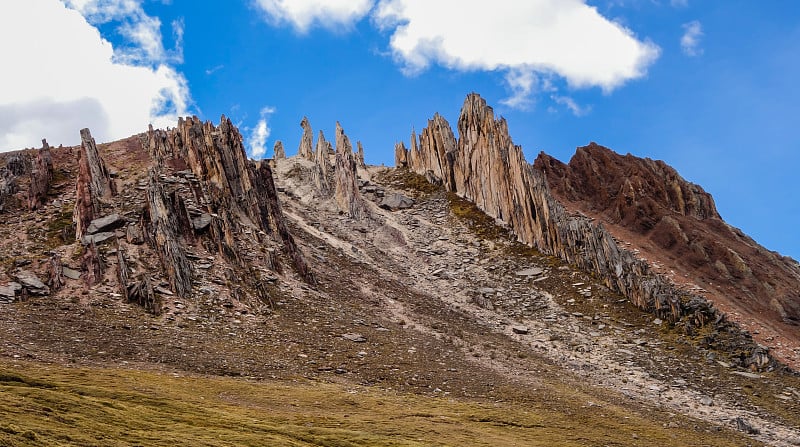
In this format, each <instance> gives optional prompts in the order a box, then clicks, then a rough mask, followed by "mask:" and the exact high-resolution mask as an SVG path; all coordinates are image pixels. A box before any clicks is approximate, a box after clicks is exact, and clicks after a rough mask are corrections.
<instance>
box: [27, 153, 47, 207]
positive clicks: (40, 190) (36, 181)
mask: <svg viewBox="0 0 800 447" xmlns="http://www.w3.org/2000/svg"><path fill="white" fill-rule="evenodd" d="M52 180H53V156H52V155H51V154H50V145H49V144H47V140H44V139H43V140H42V148H41V149H39V150H38V151H37V152H36V158H35V159H34V161H33V167H32V169H31V184H30V188H29V189H28V209H30V210H35V209H37V208H39V207H41V206H42V205H44V204H45V202H46V201H47V191H48V190H49V189H50V182H51V181H52Z"/></svg>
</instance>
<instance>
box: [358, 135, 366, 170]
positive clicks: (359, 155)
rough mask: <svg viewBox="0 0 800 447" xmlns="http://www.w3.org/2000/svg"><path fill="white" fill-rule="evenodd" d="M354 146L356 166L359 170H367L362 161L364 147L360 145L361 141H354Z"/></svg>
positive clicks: (364, 162)
mask: <svg viewBox="0 0 800 447" xmlns="http://www.w3.org/2000/svg"><path fill="white" fill-rule="evenodd" d="M356 146H357V147H358V153H357V154H356V166H358V167H359V168H360V169H367V162H366V161H365V160H364V146H363V145H362V144H361V141H356Z"/></svg>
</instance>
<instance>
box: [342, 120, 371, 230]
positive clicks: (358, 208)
mask: <svg viewBox="0 0 800 447" xmlns="http://www.w3.org/2000/svg"><path fill="white" fill-rule="evenodd" d="M334 183H335V192H334V198H335V200H336V204H337V206H338V207H339V210H340V211H342V212H344V213H346V214H347V215H348V216H350V217H351V218H353V219H361V218H363V217H366V216H367V214H368V208H367V204H366V202H365V201H364V199H363V198H362V197H361V193H360V192H359V190H358V166H357V164H356V156H355V154H354V153H353V146H352V145H351V144H350V139H349V138H348V137H347V135H345V133H344V129H342V126H341V125H340V124H339V122H337V123H336V169H335V173H334Z"/></svg>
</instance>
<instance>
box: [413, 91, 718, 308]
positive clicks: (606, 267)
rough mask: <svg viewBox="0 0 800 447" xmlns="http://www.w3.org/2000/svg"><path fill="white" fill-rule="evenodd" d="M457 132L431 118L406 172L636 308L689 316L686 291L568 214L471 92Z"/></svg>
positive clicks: (438, 118)
mask: <svg viewBox="0 0 800 447" xmlns="http://www.w3.org/2000/svg"><path fill="white" fill-rule="evenodd" d="M458 132H459V139H458V140H456V139H455V137H454V136H453V132H452V130H451V129H450V126H449V124H448V123H447V121H446V120H445V119H444V118H443V117H441V116H440V115H438V114H437V115H435V116H434V118H433V119H431V120H429V121H428V127H426V128H425V129H423V131H422V133H421V135H420V141H419V146H418V147H417V144H416V142H415V141H414V140H413V139H412V142H411V150H410V151H409V153H408V156H407V158H408V160H409V163H408V166H409V169H411V170H412V171H415V172H417V173H419V174H422V175H425V176H426V178H428V179H429V180H431V181H433V182H435V183H439V184H442V185H444V186H445V187H446V188H447V189H448V190H450V191H452V192H455V193H456V194H458V195H460V196H462V197H464V198H466V199H468V200H470V201H472V202H474V203H475V204H476V205H477V206H478V208H480V209H481V210H483V211H484V212H485V213H486V214H488V215H489V216H491V217H493V218H495V219H497V220H499V221H501V222H503V223H504V224H505V225H507V226H508V227H509V228H510V229H511V231H513V232H514V234H515V235H516V236H517V238H518V239H519V240H520V241H521V242H524V243H526V244H529V245H532V246H535V247H536V248H538V249H539V250H540V251H542V252H544V253H547V254H552V255H555V256H558V257H560V258H561V259H563V260H565V261H567V262H569V263H572V264H575V265H576V266H578V267H579V268H582V269H584V270H587V271H590V272H593V273H595V274H597V275H598V276H600V277H601V278H604V280H605V282H606V284H607V285H608V286H609V287H611V288H612V289H614V290H617V291H619V292H621V293H623V294H624V295H626V296H627V297H628V298H629V299H630V300H631V301H632V302H633V303H634V304H636V305H637V306H639V307H641V308H643V309H647V310H650V311H652V312H655V313H656V314H658V315H660V316H662V317H668V318H671V319H677V318H679V317H680V316H681V315H682V314H683V313H684V312H686V311H687V309H684V307H683V304H682V303H683V302H689V301H690V300H689V298H688V297H687V296H686V295H687V294H686V293H683V292H681V291H679V290H677V289H676V288H675V287H674V286H673V285H672V284H671V283H670V282H669V281H668V280H667V279H666V278H663V277H661V276H658V275H655V274H653V272H652V271H651V270H650V268H649V267H648V265H647V263H645V262H643V261H640V260H638V259H636V257H635V256H634V255H633V254H632V253H631V252H629V251H627V250H624V249H622V248H620V247H619V246H618V245H617V243H616V241H615V240H614V238H613V237H612V236H611V235H610V234H609V233H608V232H607V231H605V230H604V229H603V228H602V227H600V226H597V225H595V224H593V223H592V222H591V220H590V219H587V218H583V217H580V216H572V215H570V214H568V213H567V211H566V210H565V209H564V207H563V206H562V205H561V204H560V203H558V201H557V200H556V199H555V197H554V196H553V195H552V194H551V192H550V190H549V188H548V186H547V181H546V180H545V178H544V176H543V174H542V173H541V172H539V171H537V170H534V169H533V167H532V166H531V165H530V164H528V163H527V162H526V161H525V159H524V156H523V154H522V149H521V148H520V147H519V146H516V145H514V143H513V141H512V140H511V137H510V136H509V134H508V125H507V123H506V121H505V120H504V119H496V118H495V116H494V111H493V110H492V108H491V107H489V106H488V105H487V104H486V102H485V100H483V98H481V97H480V96H479V95H477V94H470V95H469V96H468V97H467V99H466V101H465V102H464V106H463V108H462V111H461V114H460V116H459V118H458ZM399 158H401V159H402V157H399ZM708 311H709V312H711V311H710V310H708Z"/></svg>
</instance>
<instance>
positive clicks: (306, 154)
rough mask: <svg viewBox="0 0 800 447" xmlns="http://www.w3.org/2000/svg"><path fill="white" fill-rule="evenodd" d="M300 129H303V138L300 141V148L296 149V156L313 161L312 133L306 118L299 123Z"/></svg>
mask: <svg viewBox="0 0 800 447" xmlns="http://www.w3.org/2000/svg"><path fill="white" fill-rule="evenodd" d="M300 127H302V128H303V136H302V138H301V139H300V147H299V148H298V149H297V155H299V156H301V157H303V158H305V159H306V160H313V159H314V142H313V140H314V132H313V131H312V130H311V123H309V122H308V118H307V117H305V116H304V117H303V120H302V121H300Z"/></svg>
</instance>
